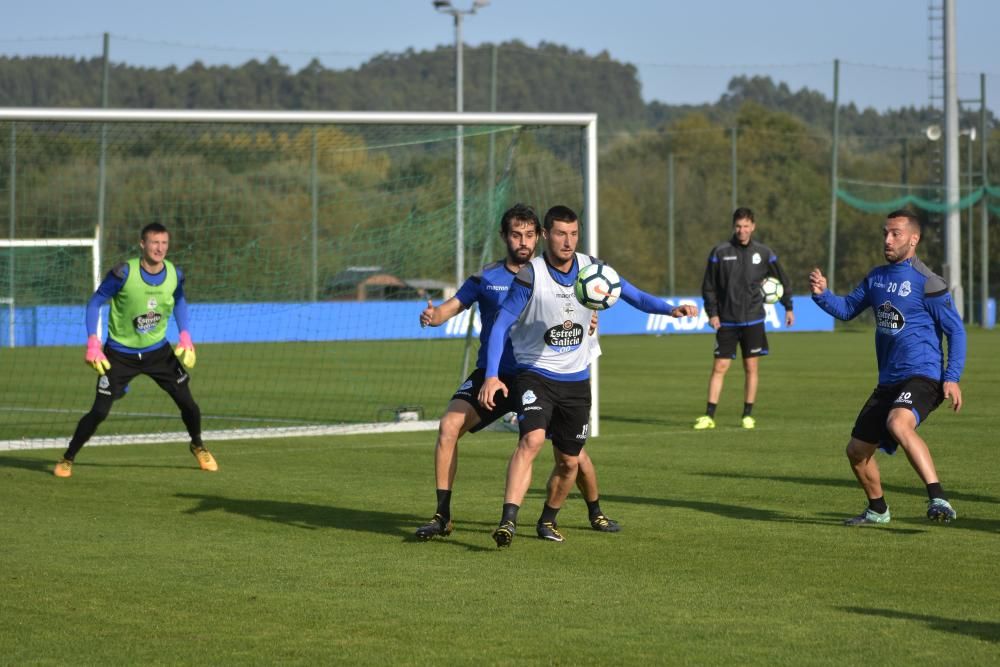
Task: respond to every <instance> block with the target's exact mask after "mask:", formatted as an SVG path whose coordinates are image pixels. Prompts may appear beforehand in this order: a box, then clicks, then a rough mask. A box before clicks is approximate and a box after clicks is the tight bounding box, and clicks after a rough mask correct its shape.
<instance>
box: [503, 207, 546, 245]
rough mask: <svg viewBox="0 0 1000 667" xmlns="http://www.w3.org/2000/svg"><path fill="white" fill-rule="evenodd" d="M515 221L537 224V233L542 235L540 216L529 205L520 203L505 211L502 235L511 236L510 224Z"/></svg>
mask: <svg viewBox="0 0 1000 667" xmlns="http://www.w3.org/2000/svg"><path fill="white" fill-rule="evenodd" d="M513 220H525V221H527V222H533V223H534V224H535V233H536V234H540V233H541V232H542V224H541V223H540V222H538V214H537V213H535V209H534V208H532V207H531V206H528V205H527V204H521V203H520V202H519V203H517V204H514V205H513V206H511V207H510V208H509V209H507V210H506V211H504V213H503V217H502V218H500V234H501V235H503V236H504V237H506V236H507V235H508V234H510V223H511V222H512V221H513Z"/></svg>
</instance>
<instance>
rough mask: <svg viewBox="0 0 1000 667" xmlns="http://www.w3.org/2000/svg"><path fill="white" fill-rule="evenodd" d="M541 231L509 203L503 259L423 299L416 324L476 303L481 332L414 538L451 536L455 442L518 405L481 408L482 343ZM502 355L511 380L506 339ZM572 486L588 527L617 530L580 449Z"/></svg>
mask: <svg viewBox="0 0 1000 667" xmlns="http://www.w3.org/2000/svg"><path fill="white" fill-rule="evenodd" d="M540 232H541V225H540V224H539V222H538V215H537V214H536V213H535V211H534V209H533V208H531V207H530V206H526V205H524V204H516V205H514V206H513V207H512V208H510V209H509V210H507V211H506V212H505V213H504V214H503V217H502V218H501V220H500V237H501V238H502V239H503V240H504V243H505V244H506V246H507V258H506V259H503V260H499V261H496V262H493V263H492V264H487V265H486V266H484V267H483V268H482V270H481V271H480V272H479V273H477V274H475V275H473V276H470V277H469V278H468V279H467V280H466V281H465V283H463V285H462V287H461V289H459V290H458V293H457V294H456V295H455V296H453V297H452V298H450V299H448V300H447V301H445V302H444V303H442V304H441V305H440V306H434V305H433V303H432V302H430V301H428V302H427V308H425V309H424V311H423V312H422V313H420V325H421V326H428V325H429V326H434V327H436V326H440V325H442V324H444V323H445V322H447V321H448V320H449V319H451V318H452V317H454V316H455V315H457V314H458V313H460V312H462V311H463V310H465V309H466V308H469V307H471V306H472V304H473V303H477V302H478V304H479V317H480V320H481V321H482V331H481V333H480V348H479V358H478V360H477V362H476V369H475V371H473V373H472V374H471V375H470V376H469V377H468V378H467V379H466V380H465V382H463V383H462V385H461V386H460V387H459V388H458V389H457V390H456V391H455V394H454V395H453V396H452V398H451V402H450V403H449V404H448V408H447V409H446V410H445V413H444V416H443V417H441V421H440V422H439V423H438V437H437V443H436V445H435V447H434V476H435V481H436V485H437V511H436V512H435V513H434V516H433V517H431V519H430V521H428V522H427V523H426V524H424V525H422V526H420V527H419V528H417V531H416V537H417V538H418V539H421V540H429V539H431V538H433V537H436V536H441V537H444V536H447V535H450V534H451V531H452V529H453V524H452V520H451V493H452V488H453V486H454V483H455V472H456V470H457V468H458V440H459V439H460V438H461V437H462V436H463V435H465V434H466V433H469V432H471V433H475V432H477V431H480V430H482V429H483V428H485V427H487V426H489V425H490V424H492V423H493V422H494V421H496V420H497V419H499V418H500V417H502V416H503V415H505V414H507V413H508V412H511V411H514V410H516V409H517V407H518V402H517V400H515V399H514V398H513V397H510V398H504V399H503V400H499V401H497V402H496V404H495V405H493V406H492V407H490V408H485V407H483V406H481V405H480V404H479V402H478V396H479V390H480V388H481V387H482V384H483V380H484V379H485V373H486V370H485V369H486V341H487V340H489V336H490V331H491V329H492V327H493V321H494V320H495V319H496V311H497V308H498V307H499V305H500V302H501V301H503V299H504V297H505V296H506V295H507V291H508V290H509V288H510V285H511V283H512V282H513V281H514V277H515V276H516V275H517V274H518V272H519V271H520V270H521V269H522V268H523V267H524V265H525V264H527V263H528V262H529V261H530V260H531V258H532V257H533V256H534V254H535V245H536V244H537V243H538V236H539V233H540ZM594 326H596V315H595V317H594V319H593V320H592V322H591V333H593V328H594ZM502 357H503V358H502V359H501V360H500V375H501V377H502V378H504V379H505V380H506V381H508V382H513V373H514V372H515V364H514V355H513V352H512V350H511V348H510V343H509V342H508V344H507V345H506V348H505V349H504V351H503V355H502ZM577 486H578V487H579V488H580V492H581V493H582V494H583V498H584V500H585V501H586V502H587V510H588V514H589V517H590V525H591V527H592V528H593V529H594V530H598V531H602V532H609V533H614V532H618V530H619V526H618V523H617V522H615V521H613V520H612V519H609V518H608V517H607V516H605V514H604V512H602V511H601V505H600V496H599V493H598V488H597V475H596V472H595V470H594V464H593V462H592V461H591V460H590V457H589V456H587V454H586V453H585V452H581V455H580V474H579V476H578V477H577Z"/></svg>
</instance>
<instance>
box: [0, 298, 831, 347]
mask: <svg viewBox="0 0 1000 667" xmlns="http://www.w3.org/2000/svg"><path fill="white" fill-rule="evenodd" d="M665 300H666V301H667V303H670V304H672V305H681V304H685V303H690V304H694V305H696V306H698V310H699V315H698V316H697V317H683V318H679V319H675V318H672V317H668V316H665V315H647V314H646V313H643V312H641V311H638V310H636V309H634V308H632V307H630V306H628V305H627V304H624V303H621V304H618V305H616V306H615V307H614V308H611V309H610V310H607V311H604V312H602V313H601V315H600V325H599V326H600V332H601V334H602V335H608V336H613V335H623V334H654V335H659V334H691V333H710V332H712V327H711V326H710V325H709V324H708V318H707V317H706V316H705V314H704V312H703V311H702V308H701V299H700V298H694V297H691V298H688V297H678V298H674V299H665ZM793 300H794V304H795V326H794V328H793V329H791V331H832V330H833V318H832V317H830V316H829V315H827V314H826V313H824V312H823V311H821V310H820V309H819V307H817V306H816V304H815V303H813V301H812V299H810V298H809V297H807V296H800V297H793ZM424 306H425V302H423V301H367V302H356V301H351V302H329V301H327V302H317V303H228V304H226V303H223V304H210V303H201V304H192V305H191V306H190V313H191V322H192V325H191V328H192V332H191V333H192V336H193V337H194V339H195V342H198V343H264V342H282V341H341V340H343V341H347V340H406V339H433V338H457V337H462V336H465V335H466V332H467V331H468V329H469V318H470V314H469V312H468V311H465V312H464V313H462V314H461V315H459V316H457V317H454V318H452V319H451V320H449V321H448V322H447V323H445V324H444V325H442V326H440V327H427V328H421V327H420V325H419V324H418V317H419V315H420V311H421V310H422V309H423V308H424ZM766 309H767V313H766V320H765V325H766V327H767V330H768V331H769V332H779V331H784V330H785V318H784V308H782V307H781V306H777V307H775V306H767V307H766ZM14 313H15V315H14V317H15V320H14V339H15V342H16V345H17V346H19V347H20V346H46V345H79V344H82V343H83V342H84V340H85V339H86V335H85V331H84V315H85V308H84V306H82V305H80V306H34V307H24V308H21V307H19V308H16V309H15V310H14ZM102 321H103V322H105V323H106V322H107V308H105V309H104V311H103V317H102ZM479 329H480V322H479V314H478V311H476V313H475V314H474V315H472V333H473V334H474V335H478V334H479ZM105 335H106V329H105V331H102V337H104V336H105ZM168 336H169V338H170V339H171V340H176V339H177V329H176V325H175V323H174V321H173V318H171V322H170V328H169V329H168ZM9 345H10V309H9V308H3V307H0V346H3V347H8V346H9Z"/></svg>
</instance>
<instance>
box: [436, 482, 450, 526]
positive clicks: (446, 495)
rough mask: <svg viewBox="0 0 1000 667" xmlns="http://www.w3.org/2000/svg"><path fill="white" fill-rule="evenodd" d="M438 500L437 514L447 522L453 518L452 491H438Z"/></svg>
mask: <svg viewBox="0 0 1000 667" xmlns="http://www.w3.org/2000/svg"><path fill="white" fill-rule="evenodd" d="M437 500H438V507H437V513H438V514H440V515H441V516H442V517H444V520H445V521H447V520H448V519H450V518H451V489H438V490H437Z"/></svg>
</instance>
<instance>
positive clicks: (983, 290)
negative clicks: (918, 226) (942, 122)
mask: <svg viewBox="0 0 1000 667" xmlns="http://www.w3.org/2000/svg"><path fill="white" fill-rule="evenodd" d="M979 133H980V134H981V135H982V137H983V140H982V143H981V144H980V145H979V151H980V161H981V166H980V170H981V171H980V174H981V181H982V184H983V201H982V204H981V205H980V212H981V214H982V218H981V219H980V221H979V229H980V232H979V253H980V255H979V267H980V268H979V290H980V291H979V324H980V326H982V327H983V328H984V329H985V328H986V326H987V321H988V318H989V301H990V212H989V207H988V198H987V196H988V194H989V193H988V191H987V190H986V188H988V187H989V186H990V179H989V171H988V169H987V167H988V166H989V165H988V162H987V152H986V138H987V137H988V136H989V135H987V134H986V75H985V74H980V75H979ZM969 289H970V290H971V289H972V285H969Z"/></svg>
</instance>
